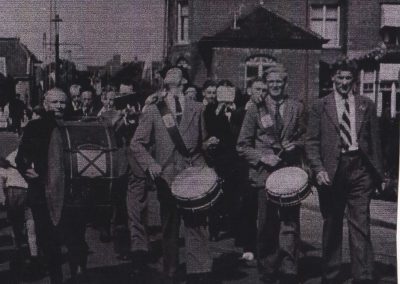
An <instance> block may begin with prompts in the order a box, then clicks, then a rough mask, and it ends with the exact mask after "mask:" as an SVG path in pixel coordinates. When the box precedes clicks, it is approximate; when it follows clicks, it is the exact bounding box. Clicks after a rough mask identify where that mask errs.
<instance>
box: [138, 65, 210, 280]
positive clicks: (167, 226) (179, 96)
mask: <svg viewBox="0 0 400 284" xmlns="http://www.w3.org/2000/svg"><path fill="white" fill-rule="evenodd" d="M185 83H186V80H185V79H184V78H183V77H182V71H181V69H179V68H176V67H174V68H170V69H169V70H168V72H167V74H166V76H165V78H164V84H165V86H166V92H165V93H163V94H164V96H160V98H159V100H158V101H157V102H156V103H153V104H150V105H149V106H148V107H147V109H146V111H144V112H143V115H142V117H141V118H140V123H139V126H138V128H137V130H136V133H135V135H134V137H133V140H132V142H131V149H132V152H133V155H134V156H135V158H136V160H137V161H138V164H139V165H140V167H141V168H142V169H143V171H145V172H147V173H148V174H149V175H150V177H151V178H152V179H153V180H154V181H155V183H156V185H157V189H158V197H159V201H160V211H161V222H162V234H163V236H162V243H163V256H164V273H165V276H166V278H165V281H166V283H176V282H177V279H176V273H177V269H178V264H179V259H178V256H179V253H178V252H179V242H178V240H179V227H180V219H181V214H180V213H181V212H180V211H179V210H178V208H177V204H176V200H175V199H174V198H173V196H172V194H171V188H170V186H171V183H172V182H173V180H174V178H175V176H176V175H178V174H179V173H180V172H181V171H183V170H184V169H185V168H187V167H189V166H191V165H192V164H193V165H194V166H201V165H204V163H205V162H204V158H203V155H202V141H203V140H204V138H205V134H204V131H203V127H204V125H203V122H202V105H201V104H199V103H196V102H193V101H192V100H190V99H187V98H185V96H184V94H183V92H182V85H183V84H185ZM161 113H163V114H161ZM172 128H173V129H175V130H176V131H177V132H178V133H179V134H178V135H179V136H181V139H182V140H183V144H184V145H185V148H186V149H187V151H183V150H182V148H183V147H182V145H179V144H178V145H177V144H176V143H175V142H176V136H173V135H172V133H171V132H170V131H171V129H172ZM175 133H176V132H175ZM150 148H151V151H152V153H154V154H153V155H151V153H150ZM182 215H183V219H184V227H185V246H186V270H187V273H188V274H189V275H188V283H209V282H208V281H209V280H207V278H208V277H209V276H208V274H209V273H210V272H211V265H212V258H211V254H210V250H209V247H208V232H207V222H206V216H205V214H198V215H192V214H190V213H188V214H182Z"/></svg>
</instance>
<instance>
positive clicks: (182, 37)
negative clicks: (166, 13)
mask: <svg viewBox="0 0 400 284" xmlns="http://www.w3.org/2000/svg"><path fill="white" fill-rule="evenodd" d="M182 4H184V5H182ZM182 6H187V9H189V4H188V2H187V1H179V2H178V22H177V33H176V35H177V43H178V44H188V43H190V41H189V15H187V16H186V17H185V18H186V20H187V22H186V23H187V29H185V27H184V26H182V25H184V24H185V21H182V20H183V17H182Z"/></svg>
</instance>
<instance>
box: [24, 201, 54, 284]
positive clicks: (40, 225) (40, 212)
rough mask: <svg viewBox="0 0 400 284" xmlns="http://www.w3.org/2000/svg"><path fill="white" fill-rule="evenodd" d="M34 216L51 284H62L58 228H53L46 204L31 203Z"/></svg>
mask: <svg viewBox="0 0 400 284" xmlns="http://www.w3.org/2000/svg"><path fill="white" fill-rule="evenodd" d="M31 209H32V216H33V220H34V221H35V226H36V237H37V241H38V245H39V248H41V249H42V251H43V256H44V259H45V261H46V263H47V265H48V269H49V274H50V281H51V283H52V284H53V283H62V269H61V266H62V255H61V242H60V238H59V236H58V232H57V229H56V227H54V226H53V224H52V222H51V219H50V215H49V211H48V209H47V206H46V204H45V203H44V202H32V203H31Z"/></svg>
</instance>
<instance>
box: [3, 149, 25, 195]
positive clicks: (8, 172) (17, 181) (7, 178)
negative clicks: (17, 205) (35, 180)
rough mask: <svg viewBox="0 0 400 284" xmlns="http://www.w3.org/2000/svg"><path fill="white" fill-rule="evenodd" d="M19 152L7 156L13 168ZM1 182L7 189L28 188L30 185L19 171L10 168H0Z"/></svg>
mask: <svg viewBox="0 0 400 284" xmlns="http://www.w3.org/2000/svg"><path fill="white" fill-rule="evenodd" d="M16 154H17V151H14V152H12V153H11V154H10V155H8V156H7V160H8V161H9V162H10V164H11V165H12V166H14V167H15V156H16ZM0 182H1V183H3V184H4V185H5V187H6V188H9V187H11V186H15V187H22V188H28V184H27V183H26V181H25V179H24V178H23V177H22V176H21V174H20V173H19V172H18V170H17V169H15V168H13V167H9V168H7V169H4V168H0Z"/></svg>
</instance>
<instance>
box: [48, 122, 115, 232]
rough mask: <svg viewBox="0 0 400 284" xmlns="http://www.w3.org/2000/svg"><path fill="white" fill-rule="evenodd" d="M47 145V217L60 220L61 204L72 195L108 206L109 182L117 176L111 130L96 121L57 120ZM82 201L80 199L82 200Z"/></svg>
mask: <svg viewBox="0 0 400 284" xmlns="http://www.w3.org/2000/svg"><path fill="white" fill-rule="evenodd" d="M57 124H58V126H57V127H56V128H55V129H54V130H53V132H52V134H51V138H50V143H49V148H48V173H47V182H46V188H45V190H46V202H47V208H48V210H49V213H50V217H51V220H52V222H53V224H54V225H55V226H56V225H58V224H59V223H60V220H61V218H62V212H63V209H64V207H65V206H73V205H72V204H73V203H74V199H75V198H76V196H79V198H82V197H86V198H87V199H89V200H88V201H89V202H90V203H92V204H94V205H95V206H107V207H109V206H111V193H112V187H113V184H114V183H115V182H116V181H117V179H118V178H119V166H118V162H119V161H118V156H119V155H118V154H119V153H120V149H118V148H117V145H116V139H115V135H114V131H113V130H112V128H111V127H110V126H108V125H106V124H105V123H103V122H100V121H90V122H80V121H63V122H57ZM82 204H84V203H82Z"/></svg>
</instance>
